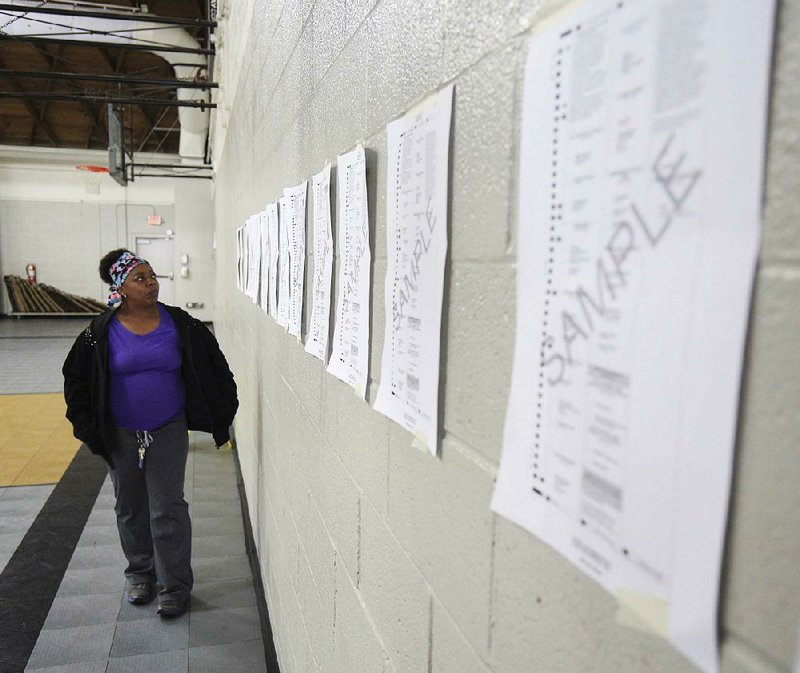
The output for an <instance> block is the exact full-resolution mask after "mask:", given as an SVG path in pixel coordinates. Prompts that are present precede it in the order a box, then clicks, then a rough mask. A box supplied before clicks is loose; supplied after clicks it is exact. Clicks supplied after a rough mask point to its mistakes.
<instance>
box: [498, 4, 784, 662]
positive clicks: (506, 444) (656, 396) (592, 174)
mask: <svg viewBox="0 0 800 673" xmlns="http://www.w3.org/2000/svg"><path fill="white" fill-rule="evenodd" d="M773 10H774V7H773V3H772V2H733V3H730V2H722V1H721V0H632V1H631V0H629V1H626V2H617V1H614V2H610V1H602V0H598V1H595V2H587V3H581V4H579V5H576V6H573V7H572V8H570V9H569V10H568V11H566V12H563V13H562V14H561V15H559V16H558V17H556V18H555V19H554V20H552V21H550V22H548V24H547V26H546V27H545V28H544V29H543V30H542V31H541V32H539V33H537V34H536V35H534V36H533V37H532V39H531V41H530V44H529V53H528V62H527V66H526V72H525V90H524V102H523V120H522V129H523V130H522V145H521V154H520V172H519V186H518V190H519V208H518V211H519V224H518V227H519V234H518V269H517V330H516V344H515V353H514V367H513V374H512V386H511V393H510V398H509V403H508V410H507V416H506V423H505V432H504V440H503V455H502V461H501V465H500V470H499V474H498V480H497V485H496V489H495V493H494V497H493V500H492V508H493V509H494V510H495V511H496V512H498V513H499V514H501V515H503V516H505V517H507V518H508V519H511V520H512V521H515V522H516V523H518V524H519V525H521V526H523V527H524V528H526V529H528V530H529V531H530V532H532V533H534V534H535V535H537V536H538V537H540V538H541V539H543V540H544V541H546V542H547V543H549V544H550V545H552V546H553V547H554V548H555V549H557V550H558V551H559V552H561V553H562V554H563V555H564V556H566V557H567V558H568V559H569V560H570V561H572V562H573V563H574V564H575V565H576V566H578V567H579V568H581V569H582V570H583V571H585V572H586V573H587V574H588V575H590V576H591V577H593V578H594V579H596V580H597V581H598V582H600V583H601V584H602V585H603V586H604V587H606V589H608V590H609V591H610V592H612V593H613V594H614V595H615V596H617V597H618V598H619V599H620V602H621V605H622V607H623V608H624V611H625V613H626V614H628V615H636V616H637V617H638V618H639V621H640V623H641V624H648V625H649V626H650V627H651V628H653V629H654V630H656V631H659V632H662V633H663V635H665V636H666V637H667V638H669V639H670V640H671V641H672V642H673V643H674V644H675V645H676V646H677V647H678V648H679V649H680V650H681V651H682V652H683V653H684V654H685V655H686V656H688V657H689V658H690V659H691V660H692V661H693V662H695V663H696V664H697V665H698V666H700V667H701V668H702V669H703V670H705V671H709V672H711V671H717V670H718V654H717V642H716V638H717V622H716V614H717V607H716V606H717V599H718V587H719V572H720V558H721V552H722V542H723V535H724V530H725V521H726V516H727V501H728V494H729V488H730V474H731V464H732V452H733V443H734V431H735V421H736V410H737V397H738V390H739V382H740V373H741V363H742V356H743V346H744V339H745V330H746V322H747V315H748V303H749V296H750V290H751V284H752V278H753V270H754V264H755V260H756V254H757V247H758V237H759V220H760V198H761V178H762V170H763V148H764V137H765V111H766V93H767V82H768V72H769V60H770V43H771V33H772V22H773Z"/></svg>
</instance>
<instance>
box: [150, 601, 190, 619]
mask: <svg viewBox="0 0 800 673" xmlns="http://www.w3.org/2000/svg"><path fill="white" fill-rule="evenodd" d="M188 609H189V597H188V596H187V597H186V598H180V597H179V596H164V598H160V599H159V600H158V610H156V614H157V615H161V616H162V617H180V616H181V615H182V614H183V613H184V612H186V611H187V610H188Z"/></svg>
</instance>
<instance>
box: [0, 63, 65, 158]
mask: <svg viewBox="0 0 800 673" xmlns="http://www.w3.org/2000/svg"><path fill="white" fill-rule="evenodd" d="M4 77H5V79H6V81H7V82H8V83H9V85H10V86H11V88H12V89H14V93H11V94H9V95H8V97H9V98H20V99H21V100H22V104H23V105H24V106H25V109H26V110H27V111H28V114H29V115H30V117H31V119H32V120H33V130H32V132H31V141H30V144H31V145H33V133H34V132H35V129H36V128H37V127H39V128H41V129H42V131H44V132H45V134H46V135H47V137H48V138H49V139H50V142H51V143H53V147H60V146H61V138H59V137H58V134H57V133H56V132H55V131H54V130H53V127H52V126H50V124H48V123H47V120H46V119H40V115H39V110H38V109H37V107H36V106H35V105H34V104H33V103H31V101H30V99H29V98H28V97H27V92H26V91H25V89H24V88H23V87H22V86H21V85H20V84H19V82H17V80H16V79H14V78H13V77H11V76H10V75H4ZM0 98H3V96H2V95H0Z"/></svg>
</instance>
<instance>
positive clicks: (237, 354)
mask: <svg viewBox="0 0 800 673" xmlns="http://www.w3.org/2000/svg"><path fill="white" fill-rule="evenodd" d="M563 4H564V3H563V2H560V1H554V0H550V1H548V0H483V1H481V2H478V1H477V0H285V1H283V2H281V1H276V2H266V1H265V0H242V2H236V3H228V5H227V7H226V9H225V12H224V16H223V20H222V26H221V35H220V44H221V48H220V52H219V56H218V66H219V72H220V73H221V74H222V77H223V78H224V77H232V78H234V79H235V81H234V82H233V83H228V84H227V85H226V84H225V82H223V91H228V92H231V91H232V92H234V94H235V95H233V98H231V99H228V100H225V101H223V105H224V108H225V110H226V118H225V123H224V124H220V125H219V126H218V127H217V129H216V130H215V134H216V143H217V144H216V145H215V146H216V147H217V148H219V150H220V152H221V153H220V154H219V155H218V156H216V157H215V161H216V163H217V165H218V174H217V179H216V186H215V189H216V191H215V207H216V232H217V285H216V291H217V301H216V307H217V309H216V317H215V324H216V327H217V333H218V335H219V337H220V339H221V341H222V345H223V348H224V350H225V351H226V353H227V355H228V357H229V359H230V361H231V364H232V366H233V369H234V371H235V372H236V374H237V379H238V382H239V386H240V396H241V402H242V404H241V408H240V412H239V416H238V418H237V420H236V437H237V445H238V450H239V455H240V459H241V464H242V470H243V476H244V481H245V487H246V490H247V495H248V504H249V508H250V516H251V520H252V523H253V528H254V534H255V537H256V542H257V546H258V551H259V555H260V562H261V571H262V576H263V579H264V583H265V587H266V594H267V601H268V605H269V610H270V613H271V616H272V622H273V623H272V625H273V629H274V632H275V638H276V647H277V651H278V655H279V659H280V663H281V670H282V671H283V672H284V673H295V672H297V671H303V672H309V671H310V672H317V671H325V672H329V671H330V672H335V673H362V672H365V673H375V672H378V673H381V672H383V673H389V672H393V673H394V672H397V673H400V672H403V673H405V672H409V673H431V672H435V673H473V672H474V673H490V672H492V673H501V672H502V673H557V672H564V673H578V672H581V673H590V672H591V673H611V672H631V673H633V672H640V671H641V672H643V673H665V672H669V673H682V672H686V673H688V672H690V671H695V670H696V669H695V668H694V667H693V666H692V665H691V664H690V663H689V662H688V661H687V660H686V659H684V658H683V657H682V656H681V655H680V654H679V653H677V652H676V651H675V650H674V649H673V648H671V647H670V646H669V645H668V644H666V643H665V642H664V641H662V640H660V639H659V638H657V637H655V636H653V635H649V634H645V633H640V632H638V631H633V630H630V629H628V628H626V627H623V626H621V625H619V624H618V623H617V622H616V619H615V612H616V606H615V602H614V600H613V599H612V598H611V596H609V595H608V594H606V593H605V592H604V590H602V589H601V588H600V587H599V585H597V584H595V583H594V582H593V581H591V580H589V579H588V578H586V577H585V576H584V575H583V574H581V573H580V572H579V571H577V570H576V569H575V568H573V567H572V566H571V565H570V564H568V563H567V562H566V561H565V560H564V559H563V558H562V557H560V556H559V555H558V554H557V553H556V552H554V551H553V550H552V549H550V548H549V547H547V546H545V545H543V544H542V543H540V542H539V541H538V540H536V539H535V538H533V537H532V536H531V535H529V534H527V533H526V532H524V531H522V530H521V529H519V528H517V527H515V526H514V525H512V524H510V523H508V522H507V521H505V520H504V519H501V518H499V517H496V516H494V515H493V514H492V513H491V512H490V511H489V500H490V496H491V493H492V488H493V484H494V478H495V476H496V472H497V467H498V463H499V459H500V450H501V443H502V428H503V418H504V414H505V408H506V402H507V397H508V390H509V382H510V374H511V364H512V350H513V340H514V334H513V331H514V322H515V315H514V314H515V308H514V301H515V252H516V249H515V238H516V235H515V229H516V205H515V204H516V196H517V190H518V188H519V187H518V185H517V183H516V180H517V177H516V176H517V170H518V158H517V148H518V142H519V136H520V128H519V127H520V121H519V117H520V105H521V94H522V90H521V87H522V75H523V64H524V57H525V48H526V38H527V35H528V32H529V30H530V29H531V28H532V27H535V26H536V25H537V24H539V23H540V22H542V21H545V20H546V19H547V18H548V17H549V16H550V15H552V13H553V12H554V11H555V10H556V9H558V8H559V7H560V6H561V5H563ZM798 39H800V0H783V1H781V2H780V3H779V13H778V26H777V37H776V58H775V62H774V72H773V75H772V80H773V81H772V85H773V86H772V93H771V100H770V105H771V111H770V131H769V146H768V166H767V171H766V176H767V177H766V195H765V196H766V198H765V206H764V231H763V246H762V252H761V258H760V265H759V269H758V273H757V283H756V288H755V293H754V306H753V312H752V328H751V334H750V337H749V340H748V351H747V354H746V365H745V370H746V373H745V380H744V385H743V391H742V399H741V413H740V429H739V432H738V440H737V446H736V472H735V479H734V485H733V497H732V507H731V518H730V526H729V535H728V541H727V545H726V550H725V558H724V579H723V585H722V588H721V597H722V598H721V606H720V623H721V641H722V658H723V670H724V671H725V672H726V673H768V672H769V673H777V672H779V671H782V672H787V671H789V670H790V668H791V666H792V662H793V661H794V654H795V648H796V645H797V627H798V624H800V571H798V561H799V560H800V516H799V515H798V512H800V489H798V488H797V484H798V483H800V460H798V455H797V445H798V439H799V438H800V414H798V413H797V409H798V408H800V386H798V385H797V381H798V380H800V349H798V348H797V334H798V333H800V312H799V311H798V310H797V307H798V305H800V303H799V302H798V298H799V297H800V230H798V227H797V221H798V215H800V207H798V202H797V199H796V198H795V197H794V194H795V192H796V189H797V185H798V184H800V168H799V167H798V159H797V157H798V156H799V154H798V138H800V120H799V119H798V114H797V110H798V109H800V77H798V74H800V73H799V71H800V56H799V55H798V50H797V47H796V45H797V44H798ZM450 82H454V83H455V102H454V111H453V134H452V148H451V172H452V198H451V213H450V215H451V218H450V219H451V222H450V253H449V262H448V266H447V270H446V277H445V297H444V314H443V321H444V324H443V330H442V363H441V377H442V379H443V381H444V387H443V391H444V392H443V396H442V408H443V414H442V419H441V421H442V427H443V439H442V442H441V451H440V456H439V457H437V458H431V457H430V456H429V455H427V454H426V453H423V452H421V451H419V450H418V449H416V448H413V447H412V445H411V442H412V438H411V436H410V435H409V434H408V433H407V432H405V431H404V430H402V429H401V428H400V427H399V426H397V425H395V424H393V423H391V422H390V421H388V420H387V419H386V418H384V417H383V416H381V415H380V414H378V413H376V412H374V411H373V410H372V409H371V406H370V404H367V403H364V402H362V401H360V400H358V399H357V398H356V397H355V395H354V394H353V391H352V390H351V389H350V388H348V387H347V386H345V385H344V384H343V383H341V382H340V381H338V380H337V379H335V378H334V377H332V376H330V375H328V374H326V372H325V369H324V366H323V365H322V363H321V362H319V361H318V360H316V359H315V358H313V357H311V356H309V355H307V354H306V353H305V352H304V351H303V347H302V345H301V344H300V343H298V342H297V340H296V339H294V338H293V337H290V336H288V335H287V334H286V333H285V332H284V331H283V330H282V329H281V328H279V327H278V326H277V325H276V323H275V322H274V321H273V320H271V319H270V318H267V317H266V316H265V315H263V313H262V312H261V310H260V309H259V308H258V307H257V306H255V305H253V304H252V303H251V302H250V301H249V300H248V299H247V298H246V297H245V296H244V295H243V294H241V293H239V292H238V291H237V290H236V285H235V268H234V264H235V247H234V246H235V237H234V231H235V229H236V227H238V226H240V225H241V224H242V223H243V222H244V220H245V218H246V217H247V216H249V215H250V214H252V213H253V212H256V211H259V210H262V209H263V208H264V206H265V205H266V204H267V203H269V202H271V201H274V200H276V199H277V198H278V197H279V196H280V193H281V190H282V189H283V188H284V187H287V186H291V185H295V184H298V183H299V182H301V181H302V180H306V179H310V177H311V175H312V174H313V173H315V172H317V171H319V170H320V169H321V168H322V167H323V165H324V164H325V163H326V162H329V161H330V162H333V163H334V164H335V159H336V156H337V155H338V154H340V153H343V152H345V151H347V150H349V149H351V148H352V147H353V146H354V145H355V144H357V143H359V142H360V143H363V144H364V146H365V148H366V151H367V161H368V169H367V170H368V174H367V184H368V190H369V214H370V226H371V234H372V241H373V248H372V255H373V260H374V263H373V268H372V274H373V292H372V304H371V316H372V318H371V329H372V337H371V348H370V377H371V384H370V391H369V395H368V396H369V402H370V403H372V402H373V401H374V398H375V390H376V383H377V378H378V377H379V376H380V369H379V364H380V354H381V349H382V345H383V338H384V334H383V332H384V330H383V321H384V308H383V283H384V280H383V276H384V273H385V270H386V265H387V261H386V252H385V245H386V213H385V199H386V192H385V181H386V167H385V162H386V133H385V126H386V124H387V123H388V122H389V121H391V120H392V119H394V118H396V117H398V116H400V115H402V114H403V113H404V112H405V111H406V110H407V109H408V108H409V107H411V106H412V105H413V104H414V103H415V102H416V101H418V100H419V99H420V98H422V97H424V96H426V95H427V94H429V93H431V92H432V91H434V90H435V89H436V88H438V87H440V86H442V85H444V84H447V83H450ZM226 86H227V89H226ZM334 173H335V171H334ZM334 184H335V182H334ZM332 191H333V192H334V195H335V187H334V189H333V190H332ZM333 201H334V204H333V212H334V227H336V224H337V223H336V221H335V220H336V206H337V204H336V199H335V196H334V198H333ZM309 232H310V229H309ZM309 235H310V234H309ZM310 248H311V246H310V245H309V253H310V252H311V250H310ZM312 266H313V260H312V258H311V257H310V256H309V258H308V259H307V260H306V270H307V271H306V287H308V285H309V278H310V273H311V269H312ZM337 268H338V260H337ZM334 275H335V274H334ZM308 299H309V296H308V293H307V294H306V300H307V301H308ZM334 304H335V298H334ZM307 306H308V304H307ZM309 312H310V311H309V310H308V309H306V311H305V317H304V324H305V326H306V327H307V324H308V314H309Z"/></svg>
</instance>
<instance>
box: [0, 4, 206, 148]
mask: <svg viewBox="0 0 800 673" xmlns="http://www.w3.org/2000/svg"><path fill="white" fill-rule="evenodd" d="M45 4H46V5H47V7H46V8H47V9H52V8H55V9H57V10H58V11H61V12H65V14H63V15H59V17H60V18H55V17H54V16H53V15H52V14H47V15H45V14H36V13H33V12H28V13H27V14H26V15H25V16H24V17H23V18H24V19H26V20H28V21H32V20H36V21H46V22H49V23H47V24H45V23H41V24H35V25H41V26H42V33H44V32H46V31H55V33H52V32H51V33H50V34H49V35H48V36H47V37H46V38H45V39H41V38H39V39H26V38H23V37H19V36H16V35H13V34H12V32H11V31H12V29H11V27H10V24H11V23H13V22H15V21H19V20H20V19H19V18H18V17H20V14H21V12H20V9H22V7H20V3H19V2H18V3H16V4H15V3H12V2H3V1H2V0H0V145H18V146H29V147H30V146H35V147H45V148H74V149H107V148H108V122H107V114H108V112H107V103H108V102H109V101H114V100H125V101H129V102H126V103H120V104H119V105H120V106H121V107H122V108H123V109H124V114H125V117H124V119H125V126H126V127H127V129H128V135H126V150H131V151H134V152H161V153H165V154H177V152H178V143H179V132H180V122H179V119H178V108H177V107H175V106H174V105H173V106H170V105H164V103H170V102H172V103H174V102H176V88H177V84H176V82H175V78H176V75H175V70H174V68H173V66H172V65H170V63H168V62H167V61H166V60H164V58H162V57H161V56H159V55H158V54H155V53H153V52H152V51H149V48H150V46H151V45H152V43H146V42H140V43H138V44H134V45H126V44H123V43H120V44H113V43H105V44H103V43H95V44H76V43H75V39H72V40H68V39H64V38H63V37H62V35H63V34H64V33H70V34H72V35H73V37H79V39H80V40H81V41H83V42H92V41H94V39H96V38H94V39H93V36H92V35H91V34H81V35H79V36H75V32H76V31H75V26H77V25H78V23H79V22H80V21H81V20H82V19H79V18H77V17H76V13H78V12H101V13H107V12H113V13H114V17H117V16H119V14H120V12H122V13H124V15H125V17H130V16H131V14H132V13H131V10H137V11H136V13H135V15H134V16H135V18H136V19H138V20H141V21H147V20H148V19H153V18H154V17H165V18H170V19H178V20H186V19H188V20H190V22H189V23H180V24H179V25H178V26H177V27H178V28H183V29H185V30H186V31H187V32H188V33H189V34H190V35H192V36H193V37H194V38H195V39H196V40H197V42H198V43H199V45H198V46H199V48H200V49H202V50H208V51H212V50H213V44H212V43H211V40H210V34H211V32H212V28H211V27H210V26H209V22H208V16H209V12H210V11H212V10H210V8H209V5H210V4H211V2H210V0H149V1H147V2H141V1H139V0H105V1H104V2H102V3H88V2H87V3H83V2H68V3H67V2H58V1H56V2H48V3H41V2H36V3H29V6H30V7H33V8H36V7H37V6H41V5H45ZM214 4H216V3H214ZM62 19H63V22H64V23H63V24H61V23H60V21H61V20H62ZM53 23H56V24H58V26H61V25H64V26H66V27H65V28H63V29H61V28H55V27H54V26H53ZM70 26H72V28H70ZM175 27H176V26H173V25H171V24H170V25H166V24H165V25H164V31H167V30H170V29H173V28H175ZM59 33H60V34H61V35H59ZM28 34H30V33H28ZM156 34H157V35H158V34H164V35H166V34H167V33H166V32H164V33H156ZM131 35H135V33H131ZM165 42H166V40H165ZM137 47H140V48H137ZM193 58H197V56H194V57H193ZM202 58H204V59H205V61H206V63H210V62H209V59H210V58H212V56H211V55H210V54H202ZM177 60H178V61H180V60H182V59H181V55H180V54H178V57H177ZM184 60H185V59H184ZM206 72H211V69H210V68H209V69H207V70H206ZM76 74H79V75H84V76H94V75H98V76H100V78H98V79H77V78H74V75H76ZM186 82H188V80H187V79H185V78H184V79H182V83H186ZM191 84H192V85H199V84H201V82H199V81H197V80H195V81H194V82H192V83H191ZM184 91H185V89H184ZM193 91H198V98H199V92H200V91H201V90H200V89H193Z"/></svg>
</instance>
